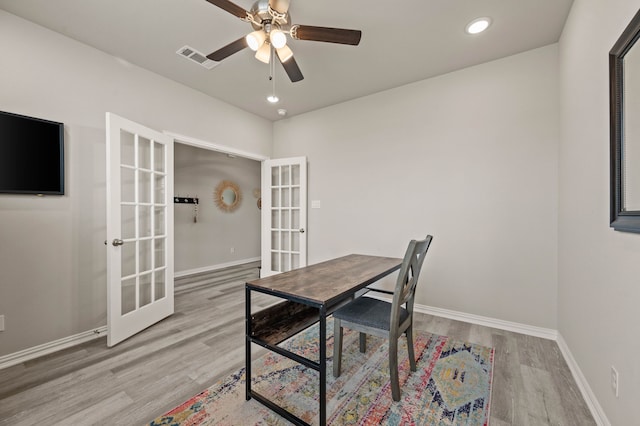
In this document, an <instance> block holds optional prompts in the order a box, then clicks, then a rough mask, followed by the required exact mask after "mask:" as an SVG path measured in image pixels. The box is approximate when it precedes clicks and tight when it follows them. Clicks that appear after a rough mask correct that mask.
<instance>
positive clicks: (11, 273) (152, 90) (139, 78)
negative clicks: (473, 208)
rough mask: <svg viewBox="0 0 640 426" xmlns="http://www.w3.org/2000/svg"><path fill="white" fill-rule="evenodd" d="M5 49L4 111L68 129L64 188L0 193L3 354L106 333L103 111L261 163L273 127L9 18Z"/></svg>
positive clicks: (0, 43) (4, 16) (3, 23)
mask: <svg viewBox="0 0 640 426" xmlns="http://www.w3.org/2000/svg"><path fill="white" fill-rule="evenodd" d="M0 51H2V52H3V53H2V78H1V79H0V93H1V94H2V95H1V96H0V110H3V111H11V112H15V113H19V114H25V115H30V116H36V117H41V118H47V119H50V120H55V121H61V122H64V123H65V138H66V182H67V184H66V191H67V193H66V195H65V196H62V197H53V196H52V197H43V198H37V197H34V196H28V195H21V196H18V195H7V194H0V314H3V315H5V325H6V331H4V332H0V356H2V355H6V354H10V353H14V352H17V351H20V350H23V349H26V348H31V347H33V346H36V345H40V344H43V343H47V342H51V341H54V340H57V339H61V338H64V337H67V336H72V335H75V334H78V333H81V332H85V331H87V330H91V329H94V328H97V327H100V326H104V325H105V324H106V269H105V268H106V266H105V260H106V258H105V256H106V252H105V246H104V245H103V241H104V240H105V239H106V219H105V217H106V215H105V209H106V203H105V179H106V177H105V174H106V171H105V162H106V157H105V149H106V148H105V112H106V111H111V112H114V113H116V114H119V115H122V116H124V117H126V118H129V119H131V120H134V121H137V122H140V123H142V124H144V125H146V126H149V127H151V128H154V129H157V130H170V131H173V132H175V133H177V134H183V135H188V136H191V137H194V138H198V139H201V140H206V141H211V142H213V143H216V144H219V145H224V146H230V147H234V148H236V149H239V150H243V151H247V152H253V153H256V154H259V155H263V156H270V154H271V147H272V139H271V129H272V125H271V123H270V122H269V121H267V120H264V119H262V118H259V117H257V116H254V115H252V114H248V113H245V112H242V111H240V110H239V109H237V108H234V107H231V106H229V105H227V104H225V103H223V102H220V101H217V100H215V99H212V98H210V97H208V96H205V95H203V94H200V93H198V92H195V91H193V90H191V89H189V88H187V87H185V86H182V85H179V84H177V83H175V82H172V81H169V80H167V79H165V78H162V77H160V76H158V75H156V74H153V73H150V72H148V71H145V70H142V69H140V68H137V67H135V66H132V65H128V64H126V63H123V62H122V61H121V60H118V59H116V58H114V57H112V56H109V55H107V54H105V53H102V52H99V51H97V50H95V49H92V48H90V47H88V46H86V45H83V44H80V43H78V42H75V41H73V40H71V39H69V38H66V37H64V36H61V35H59V34H56V33H53V32H51V31H49V30H46V29H44V28H42V27H39V26H36V25H34V24H32V23H29V22H27V21H24V20H22V19H20V18H17V17H16V16H14V15H11V14H8V13H6V12H4V11H0ZM202 72H208V71H207V70H205V69H203V70H202Z"/></svg>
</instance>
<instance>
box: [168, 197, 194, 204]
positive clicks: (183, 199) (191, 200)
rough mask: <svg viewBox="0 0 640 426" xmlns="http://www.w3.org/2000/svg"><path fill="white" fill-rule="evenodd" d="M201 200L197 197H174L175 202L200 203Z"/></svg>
mask: <svg viewBox="0 0 640 426" xmlns="http://www.w3.org/2000/svg"><path fill="white" fill-rule="evenodd" d="M199 201H200V200H198V198H196V197H173V202H174V203H175V204H199Z"/></svg>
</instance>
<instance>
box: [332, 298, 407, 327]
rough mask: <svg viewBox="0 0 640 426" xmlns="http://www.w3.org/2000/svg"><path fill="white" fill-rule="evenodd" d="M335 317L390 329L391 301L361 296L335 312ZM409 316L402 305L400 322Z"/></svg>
mask: <svg viewBox="0 0 640 426" xmlns="http://www.w3.org/2000/svg"><path fill="white" fill-rule="evenodd" d="M333 316H334V318H338V319H340V320H342V321H348V322H352V323H355V324H360V325H364V326H367V327H373V328H377V329H380V330H386V331H389V329H390V328H391V303H389V302H385V301H383V300H378V299H372V298H371V297H359V298H357V299H356V300H354V301H353V302H350V303H349V304H348V305H345V306H343V307H341V308H340V309H338V310H336V311H335V312H334V313H333ZM407 318H409V312H407V310H406V309H405V308H403V307H400V324H402V323H403V322H404V321H405V320H406V319H407Z"/></svg>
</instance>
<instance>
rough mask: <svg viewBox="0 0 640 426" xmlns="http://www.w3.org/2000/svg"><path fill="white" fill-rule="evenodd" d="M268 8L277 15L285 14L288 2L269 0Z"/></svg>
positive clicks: (286, 0) (284, 0)
mask: <svg viewBox="0 0 640 426" xmlns="http://www.w3.org/2000/svg"><path fill="white" fill-rule="evenodd" d="M269 7H270V8H271V9H273V10H275V11H276V12H278V13H282V14H285V13H287V11H288V10H289V0H269Z"/></svg>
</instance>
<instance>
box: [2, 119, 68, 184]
mask: <svg viewBox="0 0 640 426" xmlns="http://www.w3.org/2000/svg"><path fill="white" fill-rule="evenodd" d="M0 192H4V193H13V194H53V195H63V194H64V124H62V123H57V122H55V121H48V120H42V119H39V118H34V117H26V116H24V115H18V114H12V113H9V112H3V111H0Z"/></svg>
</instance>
